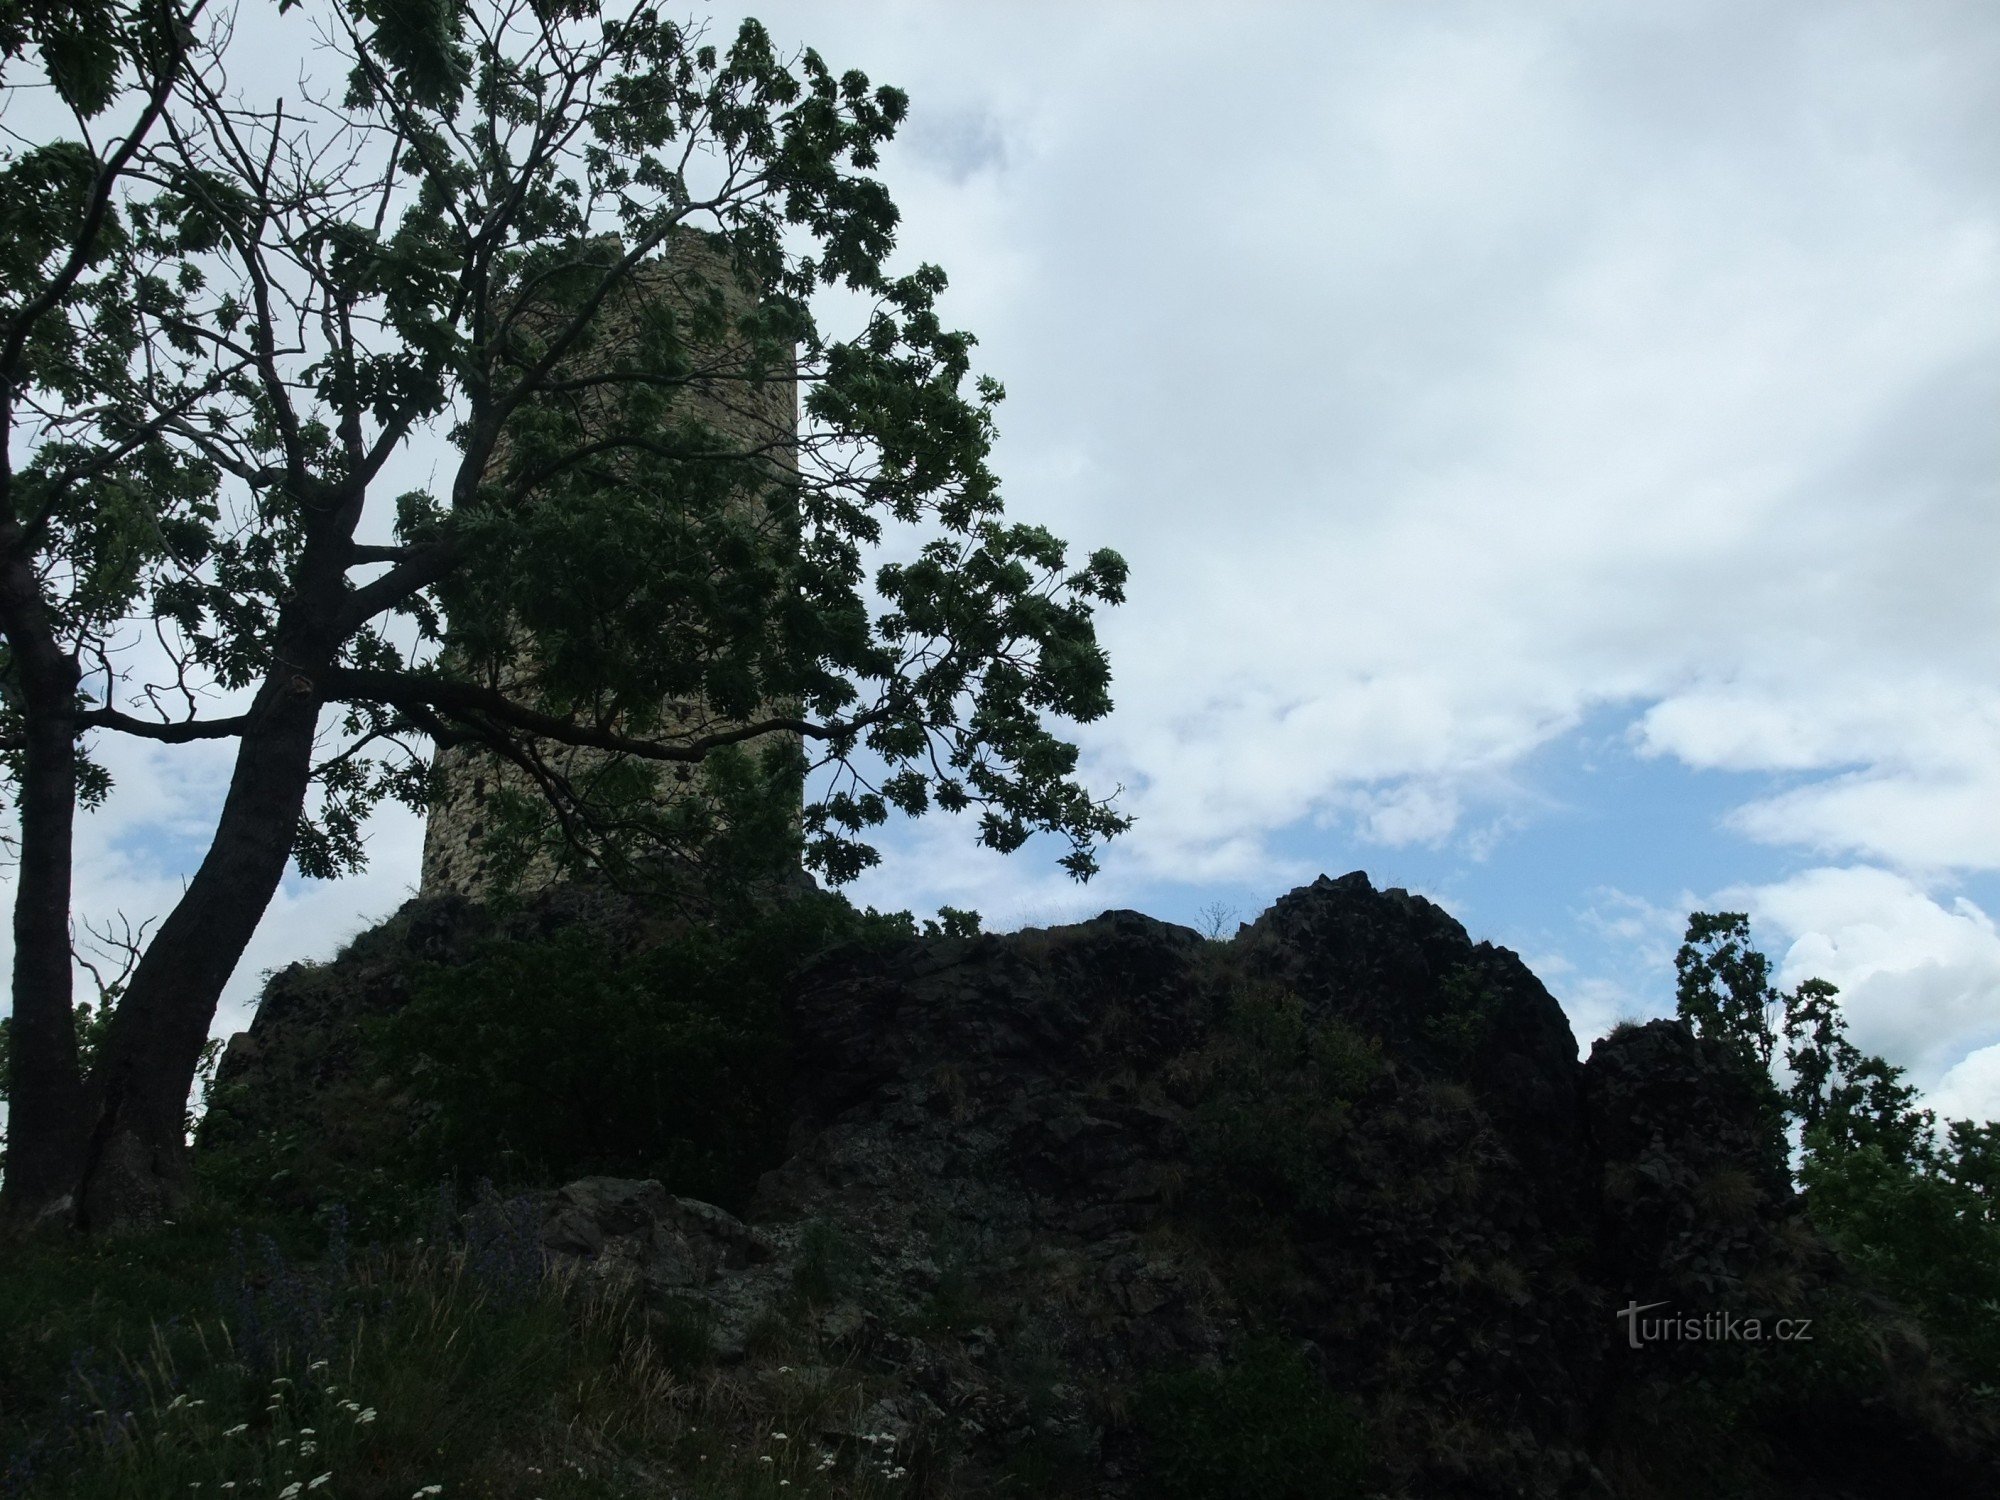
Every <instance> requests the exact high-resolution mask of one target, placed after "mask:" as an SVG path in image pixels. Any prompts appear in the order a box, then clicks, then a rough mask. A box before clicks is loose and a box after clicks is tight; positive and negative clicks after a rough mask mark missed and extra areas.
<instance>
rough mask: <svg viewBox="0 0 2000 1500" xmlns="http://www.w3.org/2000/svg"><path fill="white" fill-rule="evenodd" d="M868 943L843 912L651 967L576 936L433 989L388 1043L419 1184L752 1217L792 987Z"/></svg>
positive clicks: (483, 961) (687, 951)
mask: <svg viewBox="0 0 2000 1500" xmlns="http://www.w3.org/2000/svg"><path fill="white" fill-rule="evenodd" d="M867 930H871V929H870V928H869V923H868V919H867V918H864V917H861V916H859V915H857V914H856V913H855V912H854V911H853V909H852V908H851V907H850V906H849V905H848V904H847V903H846V902H844V901H842V900H839V899H838V898H835V897H819V896H815V897H808V898H804V899H801V900H797V901H794V902H791V903H788V904H787V905H785V906H784V907H782V908H780V909H778V910H777V911H775V912H773V913H770V914H768V915H765V916H763V917H759V918H756V919H753V920H751V921H749V922H746V923H744V924H741V925H739V926H737V927H735V928H734V929H733V930H717V929H707V928H703V929H696V930H693V931H690V932H688V933H686V934H684V935H682V936H680V937H678V938H675V939H673V940H671V941H669V942H667V943H665V944H663V945H662V946H660V947H657V948H655V949H652V950H650V951H647V952H645V953H641V954H632V953H629V952H621V951H616V950H614V949H610V948H607V947H606V946H605V945H604V944H603V943H602V942H601V941H600V940H599V939H598V938H596V937H595V936H593V935H592V934H591V933H590V932H588V931H586V930H581V929H572V930H569V931H565V932H562V933H559V934H557V935H556V936H554V937H552V938H548V939H545V940H541V941H536V942H500V943H496V944H494V945H492V946H491V947H490V948H488V949H487V950H486V951H485V952H484V953H483V954H481V955H480V956H479V957H477V958H475V959H474V960H473V961H472V962H471V963H468V964H466V965H464V966H462V967H458V968H451V969H444V968H432V969H429V970H427V971H425V972H424V973H422V974H421V975H420V977H419V978H418V980H417V981H416V983H415V984H414V986H413V990H414V996H413V999H412V1001H411V1003H410V1004H409V1005H407V1006H406V1007H405V1008H404V1009H402V1010H401V1011H399V1012H398V1013H397V1014H396V1015H394V1016H392V1017H389V1018H387V1019H385V1020H384V1021H382V1022H380V1023H378V1025H377V1028H376V1037H375V1041H376V1045H377V1046H378V1047H379V1048H380V1049H381V1052H382V1054H383V1056H384V1058H385V1060H386V1062H387V1064H388V1066H389V1069H390V1071H391V1072H392V1073H393V1074H395V1075H396V1076H397V1077H398V1079H399V1081H400V1082H401V1083H402V1085H403V1086H404V1087H405V1088H406V1089H407V1090H408V1092H409V1093H410V1094H412V1095H413V1096H414V1097H416V1098H418V1099H420V1100H422V1101H424V1105H425V1106H426V1110H427V1119H426V1122H425V1123H424V1124H423V1125H422V1127H421V1128H420V1130H419V1131H418V1135H417V1140H416V1142H415V1145H416V1148H417V1149H416V1154H417V1157H418V1162H417V1163H416V1166H417V1168H418V1169H419V1170H427V1171H430V1172H438V1171H442V1172H446V1173H450V1174H454V1175H457V1176H459V1177H461V1178H468V1179H469V1178H474V1177H479V1176H491V1177H494V1178H496V1179H500V1180H517V1181H518V1180H523V1179H528V1180H555V1179H559V1178H564V1177H575V1176H578V1175H583V1174H588V1173H593V1172H604V1173H616V1174H621V1175H632V1176H642V1177H656V1178H658V1179H659V1180H660V1181H662V1182H663V1183H665V1184H666V1185H667V1187H668V1188H669V1189H670V1190H671V1191H673V1192H675V1193H679V1194H683V1195H686V1196H689V1197H694V1198H700V1199H704V1200H706V1201H709V1202H714V1203H719V1204H722V1205H723V1206H725V1207H728V1208H732V1209H734V1208H738V1207H740V1206H741V1204H742V1202H743V1201H744V1199H745V1198H747V1196H748V1193H749V1190H750V1188H751V1186H752V1185H753V1184H754V1183H755V1181H756V1178H757V1175H758V1174H759V1173H760V1172H762V1171H764V1170H766V1169H768V1168H769V1167H771V1166H773V1165H775V1164H776V1162H777V1159H778V1157H779V1155H780V1153H781V1151H782V1148H783V1145H784V1134H785V1130H786V1126H787V1119H788V1117H787V1107H786V1106H787V1094H786V1084H787V1078H788V1072H789V1047H788V1042H787V1036H786V1028H785V1021H784V1016H783V1013H782V1005H781V999H782V982H783V980H784V979H785V977H786V976H787V975H788V974H789V973H790V972H791V971H792V970H793V969H795V968H796V967H797V966H798V965H799V964H800V963H802V962H803V961H804V960H805V959H807V958H809V957H811V956H812V955H813V954H815V953H817V952H819V951H821V950H822V949H824V948H825V947H826V946H828V945H829V944H830V943H832V942H834V941H837V940H839V939H841V938H845V937H850V936H854V935H858V934H861V933H863V932H864V931H867Z"/></svg>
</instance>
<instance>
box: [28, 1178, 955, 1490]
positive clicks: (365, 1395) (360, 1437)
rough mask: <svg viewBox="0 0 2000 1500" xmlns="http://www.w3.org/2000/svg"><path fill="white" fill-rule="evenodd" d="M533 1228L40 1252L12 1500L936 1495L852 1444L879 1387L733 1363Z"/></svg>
mask: <svg viewBox="0 0 2000 1500" xmlns="http://www.w3.org/2000/svg"><path fill="white" fill-rule="evenodd" d="M526 1227H527V1221H526V1219H525V1216H524V1215H522V1214H520V1213H519V1212H518V1211H513V1209H512V1206H510V1205H506V1204H501V1203H498V1202H497V1201H493V1200H489V1201H487V1202H486V1203H484V1204H482V1205H478V1206H476V1207H475V1209H474V1211H473V1213H472V1214H471V1215H469V1216H467V1217H466V1218H465V1219H463V1220H462V1221H461V1222H460V1225H459V1227H458V1228H457V1229H456V1231H455V1232H451V1233H447V1234H445V1235H442V1236H437V1237H430V1236H427V1237H426V1238H425V1240H423V1241H418V1242H414V1243H410V1244H405V1245H402V1246H400V1247H397V1248H391V1249H374V1250H370V1251H368V1252H364V1253H356V1252H352V1251H350V1250H349V1249H348V1248H347V1247H346V1246H345V1245H344V1244H342V1243H341V1236H340V1234H339V1232H338V1224H337V1223H336V1224H335V1225H334V1232H333V1233H331V1234H329V1235H328V1236H327V1237H326V1241H325V1243H324V1244H323V1245H322V1246H321V1247H319V1249H318V1253H317V1254H316V1255H315V1256H314V1257H313V1258H311V1259H307V1258H305V1257H303V1256H302V1255H300V1254H298V1253H297V1249H296V1246H294V1247H293V1248H291V1249H288V1248H286V1247H285V1245H284V1244H283V1243H281V1241H280V1239H279V1238H278V1237H277V1236H275V1235H266V1236H265V1237H263V1238H262V1239H261V1241H258V1242H249V1243H246V1242H245V1241H244V1240H243V1239H242V1238H241V1237H240V1236H239V1237H237V1238H236V1240H235V1242H234V1243H233V1244H231V1243H229V1242H228V1240H227V1239H226V1238H225V1239H222V1240H218V1238H217V1236H216V1235H215V1233H214V1232H213V1230H212V1228H211V1227H210V1226H208V1225H195V1224H185V1223H184V1224H181V1225H176V1226H171V1227H168V1228H166V1229H163V1230H161V1231H157V1232H155V1233H154V1234H150V1235H135V1236H131V1237H129V1238H127V1239H124V1240H122V1241H116V1242H113V1243H112V1244H111V1245H110V1246H91V1247H74V1246H61V1247H47V1246H44V1247H38V1248H36V1249H34V1250H33V1251H31V1252H30V1253H29V1254H27V1255H25V1256H22V1257H20V1258H18V1259H17V1260H16V1261H15V1262H14V1263H13V1264H11V1265H9V1266H8V1267H7V1268H6V1269H5V1270H4V1271H0V1310H12V1311H14V1312H17V1313H21V1314H24V1315H25V1316H24V1317H23V1318H22V1319H21V1320H18V1321H16V1322H14V1323H13V1324H11V1325H10V1327H9V1330H8V1332H7V1333H5V1334H0V1361H4V1363H0V1444H4V1447H0V1453H4V1454H5V1457H4V1459H0V1495H5V1496H8V1497H10V1500H57V1497H62V1500H160V1497H168V1496H173V1497H179V1496H192V1497H197V1500H209V1497H218V1500H220V1497H230V1500H239V1497H240V1500H248V1497H258V1500H409V1497H413V1496H426V1497H428V1496H432V1495H435V1496H439V1497H443V1500H449V1497H458V1496H479V1497H485V1500H507V1497H521V1500H533V1497H539V1500H612V1497H625V1496H633V1497H637V1496H646V1497H674V1500H753V1497H754V1500H781V1497H826V1500H834V1497H841V1500H847V1497H852V1500H876V1497H883V1496H890V1495H906V1494H916V1493H920V1492H922V1490H923V1489H924V1488H925V1479H926V1475H925V1472H924V1466H923V1464H922V1463H921V1462H917V1463H912V1462H910V1461H908V1460H907V1459H906V1458H904V1457H899V1456H898V1455H897V1453H896V1447H895V1444H894V1443H893V1442H891V1441H888V1440H886V1435H883V1434H862V1433H859V1432H858V1431H857V1430H856V1428H857V1419H858V1417H859V1416H860V1414H861V1413H862V1412H864V1411H865V1410H866V1409H867V1406H868V1404H869V1403H870V1401H871V1400H872V1399H873V1397H874V1395H875V1394H876V1392H875V1391H874V1390H873V1387H872V1383H871V1381H870V1379H869V1378H868V1377H867V1376H865V1375H864V1374H862V1373H861V1372H859V1371H857V1370H854V1369H851V1368H844V1367H839V1366H827V1365H815V1366H810V1367H807V1366H805V1365H801V1366H800V1367H799V1368H798V1369H792V1368H789V1367H787V1368H784V1369H782V1370H781V1371H780V1372H778V1373H775V1374H773V1373H769V1372H766V1373H763V1374H753V1373H750V1372H748V1371H742V1372H735V1371H726V1370H721V1369H717V1368H715V1367H714V1366H713V1365H712V1364H708V1363H705V1362H704V1361H703V1360H702V1359H701V1358H700V1357H699V1351H695V1352H694V1354H693V1356H692V1357H691V1354H690V1351H689V1350H688V1349H687V1348H686V1347H685V1338H684V1337H682V1338H681V1339H680V1341H679V1343H678V1344H677V1343H676V1341H675V1330H674V1329H672V1328H671V1327H667V1326H663V1325H661V1324H660V1323H659V1321H658V1320H657V1319H654V1318H650V1317H649V1316H648V1315H647V1314H646V1312H645V1310H644V1309H643V1308H642V1307H641V1306H640V1305H639V1304H638V1303H637V1302H636V1301H635V1300H634V1298H633V1297H632V1296H631V1295H630V1294H629V1293H628V1292H625V1291H622V1290H620V1289H619V1288H617V1287H616V1286H612V1285H608V1284H598V1283H594V1282H591V1281H588V1280H584V1279H580V1278H579V1277H578V1276H577V1275H576V1274H575V1273H574V1272H562V1271H554V1272H544V1271H543V1269H542V1268H541V1266H540V1263H539V1252H538V1251H534V1250H533V1246H532V1240H531V1237H530V1238H528V1239H525V1240H524V1239H523V1237H522V1234H521V1231H522V1230H523V1229H524V1228H526ZM530 1251H532V1253H533V1261H532V1267H531V1274H523V1268H524V1266H528V1265H529V1264H530V1257H529V1254H528V1253H527V1252H530ZM219 1267H220V1268H223V1269H224V1273H225V1274H223V1276H222V1277H221V1279H220V1280H219V1281H218V1279H217V1270H218V1268H219ZM79 1273H82V1274H79ZM86 1287H88V1290H86ZM681 1332H682V1333H683V1334H684V1330H682V1331H681ZM803 1337H804V1335H802V1338H803ZM65 1346H66V1347H65ZM811 1352H813V1351H811V1350H809V1349H808V1353H811Z"/></svg>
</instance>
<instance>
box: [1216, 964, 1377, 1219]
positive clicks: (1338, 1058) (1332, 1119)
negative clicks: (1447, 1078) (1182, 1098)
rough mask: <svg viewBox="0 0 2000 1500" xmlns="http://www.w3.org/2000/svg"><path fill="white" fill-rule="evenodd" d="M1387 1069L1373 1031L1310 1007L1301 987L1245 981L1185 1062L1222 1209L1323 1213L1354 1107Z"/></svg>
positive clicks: (1217, 1197) (1326, 1206) (1327, 1203)
mask: <svg viewBox="0 0 2000 1500" xmlns="http://www.w3.org/2000/svg"><path fill="white" fill-rule="evenodd" d="M1381 1070H1382V1060H1381V1051H1380V1047H1379V1044H1377V1043H1376V1042H1375V1041H1374V1039H1373V1038H1370V1037H1367V1036H1364V1035H1362V1034H1361V1033H1360V1032H1358V1031H1356V1030H1355V1029H1354V1028H1353V1027H1351V1026H1349V1025H1347V1024H1346V1023H1345V1022H1343V1021H1340V1020H1337V1019H1333V1018H1323V1019H1314V1018H1312V1017H1309V1016H1308V1015H1307V1014H1306V1010H1305V1006H1304V1004H1303V1002H1302V1001H1301V1000H1300V999H1299V997H1298V996H1296V995H1294V994H1290V993H1288V992H1285V991H1282V990H1275V989H1269V988H1266V987H1261V986H1246V987H1244V988H1242V989H1240V990H1238V991H1237V992H1236V993H1235V994H1234V995H1233V996H1232V997H1231V999H1230V1002H1229V1008H1228V1010H1227V1011H1226V1013H1225V1014H1224V1017H1223V1020H1222V1024H1221V1026H1220V1027H1219V1028H1218V1031H1217V1034H1216V1035H1215V1037H1214V1038H1213V1039H1211V1041H1210V1042H1209V1043H1208V1045H1207V1046H1206V1047H1205V1048H1204V1049H1203V1051H1202V1052H1201V1053H1200V1054H1198V1055H1197V1056H1196V1057H1195V1058H1194V1059H1192V1060H1190V1061H1189V1062H1188V1063H1186V1064H1182V1065H1181V1071H1183V1072H1185V1073H1186V1074H1187V1075H1188V1077H1187V1081H1188V1082H1189V1083H1192V1084H1194V1085H1195V1087H1196V1089H1197V1091H1198V1095H1197V1098H1196V1102H1195V1105H1194V1113H1193V1118H1192V1120H1191V1121H1190V1125H1189V1151H1190V1155H1191V1157H1192V1160H1193V1163H1194V1166H1195V1168H1196V1170H1197V1172H1198V1173H1200V1174H1201V1177H1202V1178H1203V1179H1204V1180H1205V1181H1206V1183H1207V1184H1208V1186H1209V1188H1210V1189H1211V1192H1212V1193H1213V1194H1214V1195H1215V1199H1216V1204H1217V1206H1218V1207H1222V1208H1224V1209H1225V1210H1234V1209H1243V1208H1251V1207H1255V1208H1257V1209H1260V1210H1263V1211H1266V1212H1271V1213H1289V1212H1292V1211H1302V1212H1305V1213H1324V1212H1326V1211H1328V1210H1329V1209H1330V1208H1331V1207H1332V1198H1331V1188H1332V1182H1331V1164H1332V1162H1333V1161H1334V1160H1335V1158H1336V1156H1337V1151H1338V1147H1339V1146H1340V1143H1341V1142H1342V1141H1343V1140H1344V1139H1345V1138H1346V1135H1347V1132H1348V1126H1349V1120H1348V1116H1349V1111H1350V1109H1351V1107H1352V1105H1353V1103H1354V1101H1355V1100H1357V1099H1358V1098H1359V1097H1360V1096H1361V1095H1362V1093H1363V1092H1364V1091H1365V1090H1366V1089H1367V1088H1368V1087H1369V1085H1370V1084H1371V1083H1372V1082H1373V1080H1374V1079H1375V1077H1376V1076H1377V1075H1378V1074H1379V1073H1380V1072H1381Z"/></svg>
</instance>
